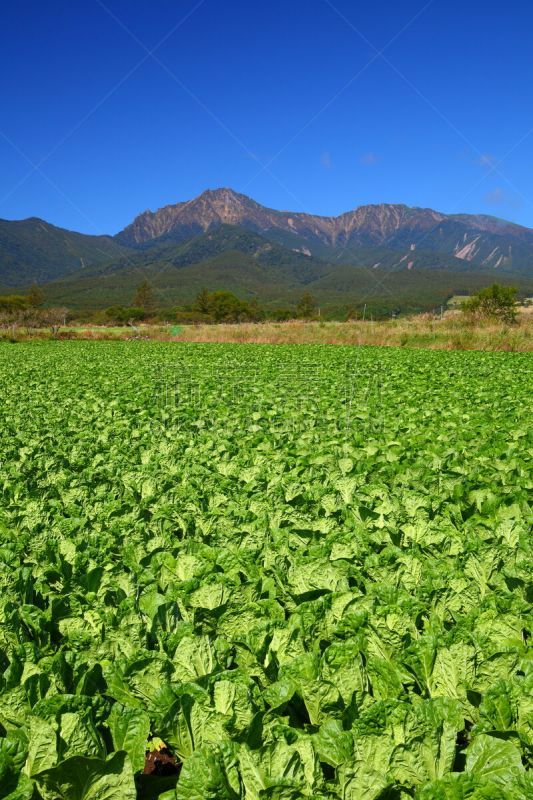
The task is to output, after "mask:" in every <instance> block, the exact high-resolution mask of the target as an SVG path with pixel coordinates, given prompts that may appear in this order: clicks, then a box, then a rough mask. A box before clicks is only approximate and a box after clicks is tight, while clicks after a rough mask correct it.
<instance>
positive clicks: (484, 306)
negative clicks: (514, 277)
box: [462, 283, 517, 323]
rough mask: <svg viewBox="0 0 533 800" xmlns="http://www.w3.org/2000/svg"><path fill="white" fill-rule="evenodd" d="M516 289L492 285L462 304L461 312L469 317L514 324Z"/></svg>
mask: <svg viewBox="0 0 533 800" xmlns="http://www.w3.org/2000/svg"><path fill="white" fill-rule="evenodd" d="M516 292H517V290H516V288H515V287H514V286H502V285H501V284H499V283H493V284H492V286H487V287H486V288H485V289H482V290H481V291H480V292H478V294H476V295H474V296H473V297H471V298H470V300H467V302H466V303H463V306H462V310H463V312H464V313H465V314H467V315H469V316H471V317H477V318H481V319H500V320H502V322H508V323H512V322H516Z"/></svg>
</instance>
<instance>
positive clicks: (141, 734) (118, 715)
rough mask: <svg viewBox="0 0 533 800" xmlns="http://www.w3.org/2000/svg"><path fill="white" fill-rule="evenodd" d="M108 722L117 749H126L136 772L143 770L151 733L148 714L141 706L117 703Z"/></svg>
mask: <svg viewBox="0 0 533 800" xmlns="http://www.w3.org/2000/svg"><path fill="white" fill-rule="evenodd" d="M107 724H108V725H109V730H110V731H111V736H112V738H113V746H114V748H115V750H125V751H126V753H127V754H128V756H129V759H130V762H131V766H132V769H133V771H134V772H139V771H140V770H142V768H143V766H144V760H145V754H146V749H147V741H148V736H149V734H150V717H149V716H148V714H146V713H145V712H144V711H141V709H139V708H128V707H127V706H123V705H121V704H120V703H115V704H114V706H113V708H112V710H111V714H110V715H109V717H108V720H107Z"/></svg>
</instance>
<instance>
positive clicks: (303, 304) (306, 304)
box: [296, 292, 316, 319]
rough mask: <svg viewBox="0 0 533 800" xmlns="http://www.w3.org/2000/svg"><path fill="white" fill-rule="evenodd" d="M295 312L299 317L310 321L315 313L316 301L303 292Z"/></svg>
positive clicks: (310, 295)
mask: <svg viewBox="0 0 533 800" xmlns="http://www.w3.org/2000/svg"><path fill="white" fill-rule="evenodd" d="M296 311H297V314H298V316H299V317H303V319H310V318H311V317H312V316H313V315H314V314H315V312H316V300H315V298H314V297H313V295H312V294H310V293H309V292H305V293H304V294H303V295H302V296H301V297H300V299H299V300H298V305H297V306H296Z"/></svg>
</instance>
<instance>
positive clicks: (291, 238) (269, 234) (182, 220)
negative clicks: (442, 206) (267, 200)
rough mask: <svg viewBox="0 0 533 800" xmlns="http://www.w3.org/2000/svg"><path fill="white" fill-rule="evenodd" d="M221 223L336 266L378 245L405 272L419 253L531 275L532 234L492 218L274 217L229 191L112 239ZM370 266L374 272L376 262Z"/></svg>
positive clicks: (167, 235) (212, 193)
mask: <svg viewBox="0 0 533 800" xmlns="http://www.w3.org/2000/svg"><path fill="white" fill-rule="evenodd" d="M223 224H227V225H237V226H240V227H243V228H246V229H248V230H252V231H255V232H258V233H261V234H263V235H264V236H265V237H266V238H268V239H272V240H274V241H278V242H280V243H282V244H284V245H285V246H287V247H291V248H294V249H299V250H302V251H303V252H308V253H309V254H313V255H316V256H319V257H322V258H326V259H329V260H335V261H339V262H341V261H342V262H349V263H357V260H358V256H359V252H360V250H361V248H373V247H380V248H385V249H387V250H389V251H394V252H397V253H401V258H402V259H403V260H405V262H406V266H407V265H409V263H411V261H412V257H411V255H410V254H414V253H416V252H417V251H420V250H421V251H423V252H426V253H434V254H437V253H438V254H441V255H443V256H446V257H447V258H448V259H450V260H451V261H450V263H449V268H452V269H467V270H476V269H477V270H480V271H487V270H489V271H490V270H492V269H494V270H498V271H499V272H517V273H518V272H520V273H525V274H532V275H533V230H531V229H529V228H524V227H521V226H520V225H515V224H513V223H510V222H506V221H504V220H500V219H497V218H496V217H490V216H483V215H468V214H452V215H446V214H443V213H441V212H438V211H433V210H432V209H428V208H409V207H408V206H405V205H387V204H381V205H367V206H360V207H359V208H356V209H355V210H353V211H348V212H346V213H344V214H341V215H340V216H337V217H322V216H315V215H311V214H303V213H300V212H291V211H275V210H273V209H270V208H266V207H264V206H261V205H259V203H256V202H255V201H254V200H252V199H251V198H249V197H246V195H243V194H239V193H237V192H234V191H233V190H232V189H215V190H208V191H206V192H204V193H203V194H201V195H200V196H199V197H196V198H195V199H193V200H189V201H187V202H184V203H177V204H176V205H169V206H165V207H164V208H161V209H160V210H159V211H145V212H144V213H142V214H140V215H139V216H138V217H137V218H136V219H135V220H134V221H133V222H132V223H131V225H128V227H127V228H125V229H124V230H123V231H121V232H120V233H119V234H117V236H116V237H115V239H116V241H117V242H119V243H120V244H121V245H123V246H127V247H137V248H146V247H151V246H153V245H154V244H155V243H157V244H158V245H161V244H163V243H165V242H169V241H174V242H180V241H183V240H185V239H189V238H191V237H192V236H197V235H199V234H201V233H204V232H206V231H209V230H211V229H212V228H214V227H216V226H219V225H223ZM399 263H401V262H399ZM376 264H377V266H381V264H380V263H379V259H378V260H377V261H376ZM414 266H415V264H414V263H413V264H412V265H411V268H412V267H414Z"/></svg>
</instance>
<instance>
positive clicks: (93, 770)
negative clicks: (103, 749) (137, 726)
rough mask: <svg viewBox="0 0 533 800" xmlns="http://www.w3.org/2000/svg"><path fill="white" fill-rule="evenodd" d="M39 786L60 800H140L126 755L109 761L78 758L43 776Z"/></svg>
mask: <svg viewBox="0 0 533 800" xmlns="http://www.w3.org/2000/svg"><path fill="white" fill-rule="evenodd" d="M38 780H39V786H40V787H42V789H43V790H44V791H45V793H46V792H47V793H48V794H50V795H52V796H53V797H54V798H55V797H57V798H58V800H59V799H60V800H136V797H137V791H136V789H135V781H134V778H133V770H132V768H131V764H130V762H129V759H128V756H127V754H126V753H124V752H119V753H115V754H114V755H113V756H111V757H110V758H109V759H108V760H107V761H102V760H101V759H97V758H81V757H79V756H75V757H74V758H69V759H67V760H66V761H62V762H61V764H58V765H57V767H54V768H53V769H50V770H47V771H46V772H43V773H41V774H40V775H39V779H38Z"/></svg>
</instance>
